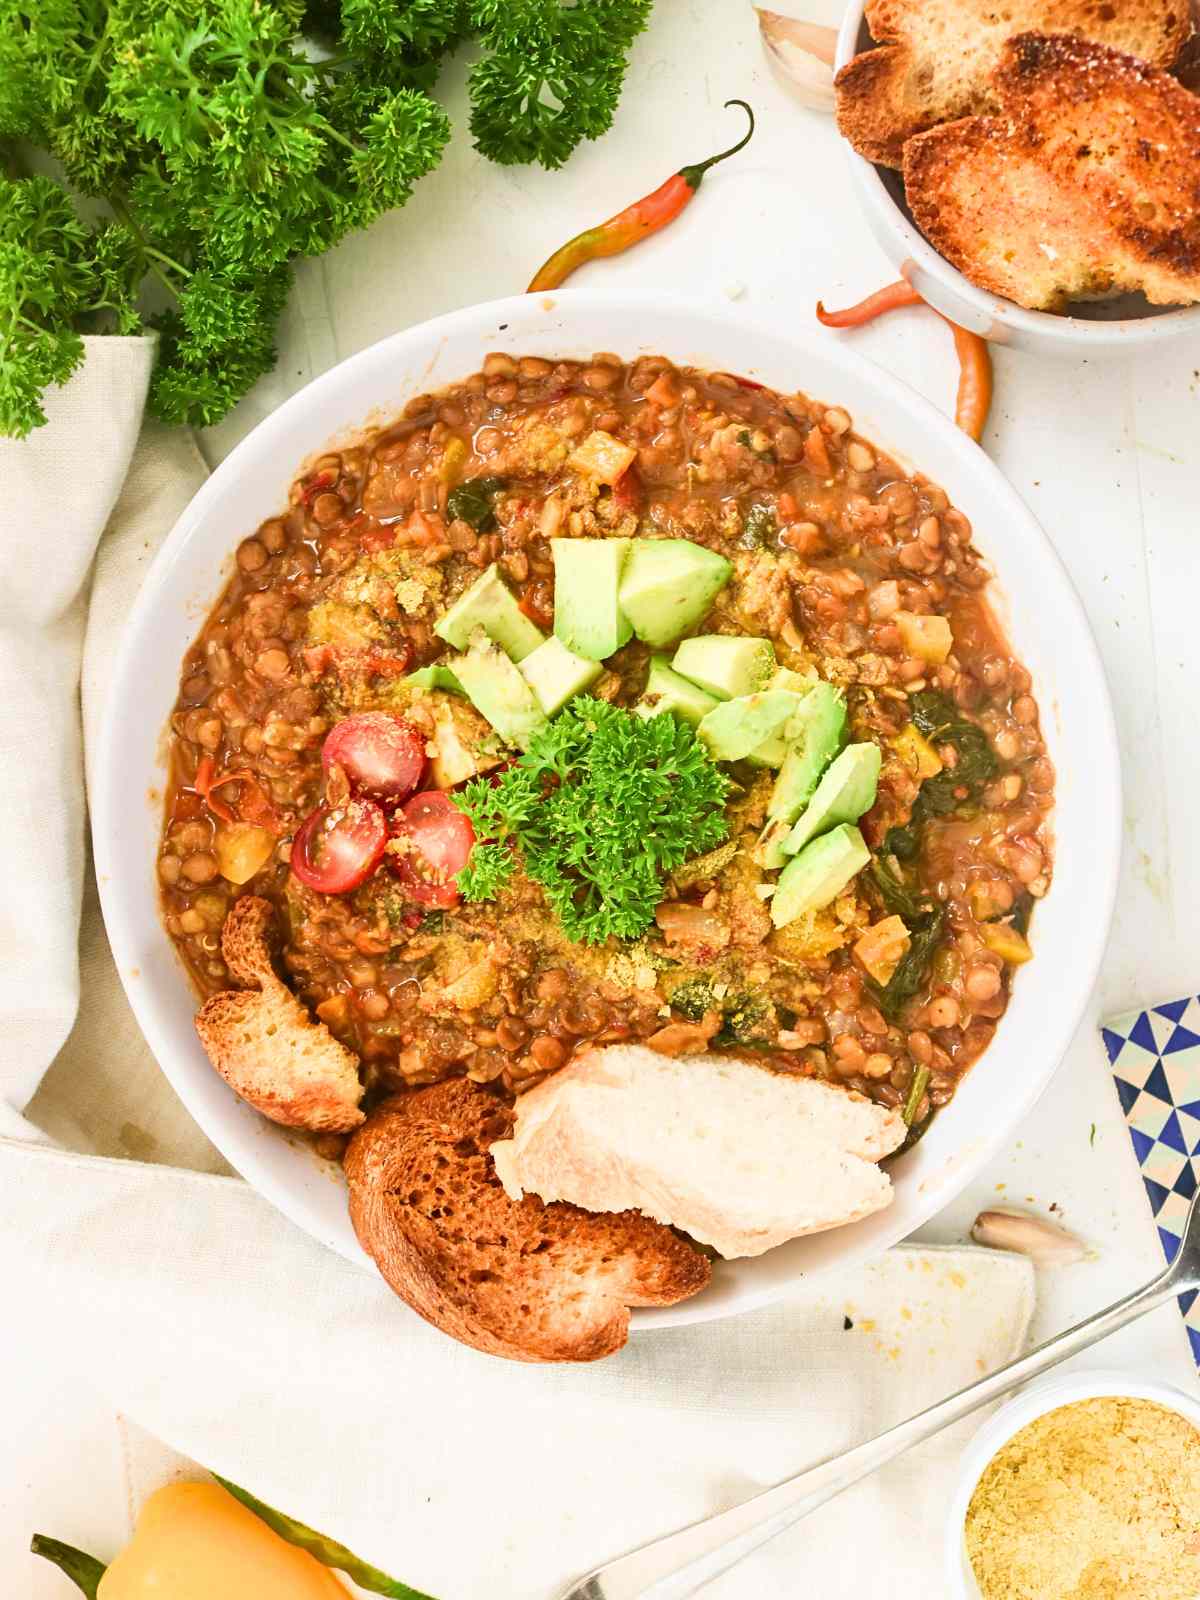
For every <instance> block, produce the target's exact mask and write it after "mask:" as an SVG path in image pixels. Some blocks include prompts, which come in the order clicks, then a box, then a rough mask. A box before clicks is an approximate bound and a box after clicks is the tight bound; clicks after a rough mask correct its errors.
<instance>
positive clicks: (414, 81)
mask: <svg viewBox="0 0 1200 1600" xmlns="http://www.w3.org/2000/svg"><path fill="white" fill-rule="evenodd" d="M650 4H651V0H578V3H577V4H575V5H564V4H563V3H562V0H505V3H504V4H503V5H501V4H500V3H499V0H341V3H340V4H339V3H338V0H313V3H312V4H310V5H309V6H308V7H307V8H306V7H305V5H304V4H303V3H302V0H207V3H196V0H157V3H156V4H155V5H153V6H150V5H146V4H145V3H144V0H0V155H3V156H4V157H5V162H4V165H5V167H6V169H7V172H8V175H7V176H0V433H7V434H14V435H17V436H18V437H20V436H23V435H24V434H26V433H28V432H29V430H30V429H31V428H34V427H37V426H38V425H39V424H41V423H42V422H44V421H45V413H44V412H43V410H42V407H41V401H40V396H41V391H42V390H43V389H44V388H45V387H46V385H47V384H50V383H61V382H62V381H63V380H64V379H65V378H66V377H68V376H69V375H70V373H71V372H72V371H73V370H74V368H75V367H76V366H77V365H78V363H79V361H80V359H81V357H82V344H81V342H80V336H81V334H84V333H91V332H117V333H135V332H138V331H140V329H141V328H142V327H143V325H144V322H145V321H147V320H148V321H149V322H150V323H151V324H152V325H154V326H157V327H159V328H160V329H161V330H162V333H163V340H162V348H161V353H160V357H159V362H158V366H157V370H156V372H155V377H154V384H153V388H152V391H151V399H150V404H151V409H152V410H153V411H154V412H155V413H156V414H157V415H159V416H161V417H163V418H165V419H166V420H167V421H170V422H186V423H192V424H200V425H203V424H209V423H213V422H216V421H217V420H218V419H219V418H220V417H222V416H223V415H224V414H225V413H226V412H227V411H228V410H229V409H230V407H231V406H233V405H234V404H235V403H236V401H237V400H239V399H240V398H241V396H242V395H243V394H245V392H246V391H247V389H249V388H250V386H251V384H253V383H254V381H255V380H256V379H257V378H258V377H260V376H261V375H262V374H263V373H264V372H266V371H267V370H268V369H269V368H270V367H271V366H272V364H273V363H274V360H275V349H274V337H275V328H276V325H277V323H278V319H279V314H280V311H281V310H282V307H283V304H284V301H285V299H286V297H287V293H288V288H289V285H290V282H291V266H292V263H293V262H294V261H295V260H296V259H298V258H300V257H304V256H315V255H320V254H321V253H323V252H324V251H326V250H328V249H330V248H331V247H332V246H333V245H335V244H336V243H337V242H338V240H340V239H341V238H343V237H344V236H345V235H346V234H347V233H349V232H350V231H352V230H353V229H356V228H364V227H367V226H368V225H369V224H370V223H372V222H373V221H374V220H375V219H376V218H377V217H378V216H380V215H382V213H384V212H385V211H389V210H391V209H393V208H395V207H397V206H401V205H403V204H404V202H405V201H406V200H407V199H408V197H409V195H410V194H411V193H412V189H413V185H414V184H415V183H416V182H417V180H418V179H419V178H421V177H423V176H424V175H425V173H427V172H429V171H431V170H432V168H433V167H435V166H436V165H437V163H438V161H439V160H440V159H441V155H442V151H443V150H444V149H445V146H446V143H447V141H448V139H449V137H450V124H449V121H448V119H447V117H446V114H445V112H444V111H443V110H442V108H441V107H440V106H439V105H438V104H437V102H436V101H435V100H434V99H432V98H431V94H430V91H431V90H432V88H433V87H434V85H435V83H436V80H437V76H438V72H439V69H440V66H441V64H442V62H443V61H444V59H445V57H446V56H447V54H448V53H449V52H451V51H452V50H453V49H455V47H456V46H457V45H459V44H460V43H461V42H462V41H463V40H464V39H467V38H470V37H474V38H477V39H478V41H479V43H480V45H481V47H482V52H483V53H482V55H481V58H480V60H479V61H478V62H477V63H476V65H475V67H474V68H473V69H472V74H471V80H470V93H471V105H472V113H471V128H472V133H473V134H474V137H475V141H476V145H477V148H479V149H480V150H481V151H482V152H483V153H484V154H485V155H487V156H489V157H490V158H491V159H493V160H495V161H501V162H516V161H540V162H541V163H542V164H543V165H545V166H548V167H555V166H558V165H560V164H561V163H562V162H563V161H564V160H565V159H566V157H567V156H568V155H569V154H570V152H571V151H572V150H573V149H574V148H575V146H576V145H577V144H578V143H579V142H580V140H581V139H584V138H594V137H596V135H597V134H599V133H602V132H604V131H605V130H606V129H607V128H608V127H609V126H610V125H611V122H612V116H613V112H614V110H615V107H616V102H617V98H618V96H619V93H620V88H621V84H622V81H623V77H624V71H625V56H626V52H627V50H628V48H629V45H630V43H631V42H632V40H633V38H634V37H635V36H636V34H637V33H638V32H639V31H640V30H641V29H642V28H643V27H644V26H645V23H646V20H647V18H648V15H649V9H650ZM30 147H34V148H37V149H40V150H42V151H44V152H47V153H49V154H50V155H51V156H53V157H54V158H55V160H56V161H57V162H58V164H59V165H60V167H61V169H62V172H63V174H64V176H65V185H66V186H65V187H64V185H63V184H60V183H58V182H56V181H54V180H51V179H48V178H44V177H25V176H21V171H22V165H21V163H22V158H23V157H24V156H25V154H26V152H27V151H28V150H29V148H30ZM68 189H69V190H70V191H72V192H73V193H74V194H76V195H78V196H85V197H88V199H89V200H96V201H99V202H101V205H100V206H99V207H91V208H89V209H90V210H91V211H93V212H95V211H97V210H100V211H102V212H103V213H104V216H105V220H104V221H102V222H101V223H99V224H89V223H86V222H84V221H83V220H82V218H81V215H80V213H79V212H78V211H77V209H76V206H75V205H74V203H73V202H72V200H71V199H70V198H69V197H68V192H67V191H68ZM155 303H157V304H158V305H160V306H161V305H163V304H164V303H165V306H166V309H165V310H163V311H160V312H158V313H157V314H155V315H152V316H150V317H149V318H146V316H145V307H146V306H147V305H148V304H149V305H153V304H155Z"/></svg>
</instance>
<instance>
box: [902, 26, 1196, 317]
mask: <svg viewBox="0 0 1200 1600" xmlns="http://www.w3.org/2000/svg"><path fill="white" fill-rule="evenodd" d="M993 83H994V86H995V90H996V95H997V99H998V103H999V109H998V114H997V115H994V116H993V115H989V116H980V117H965V118H963V119H962V120H960V121H958V122H949V123H945V124H943V125H942V126H941V127H937V128H932V129H930V131H929V132H928V133H922V134H920V135H918V136H917V137H915V138H912V139H909V141H908V143H907V144H906V145H905V147H904V186H905V192H906V194H907V197H908V203H909V206H910V208H911V210H912V214H913V217H914V218H915V220H916V222H917V224H918V225H919V227H920V228H921V231H922V232H923V233H924V234H925V236H926V238H927V239H928V240H929V241H930V243H931V244H933V245H934V246H936V248H937V249H938V250H939V251H941V253H942V255H944V256H945V257H946V259H947V260H948V261H949V262H951V263H952V265H954V266H955V267H957V268H958V269H959V271H961V272H963V273H965V274H966V275H967V276H968V277H969V278H970V279H971V281H972V282H973V283H975V284H977V285H978V286H980V287H981V288H984V289H988V290H991V291H992V292H993V293H995V294H1000V295H1004V296H1005V297H1006V298H1007V299H1009V300H1012V301H1014V302H1015V303H1016V304H1017V305H1021V306H1025V307H1027V308H1028V309H1030V310H1056V309H1059V308H1061V307H1062V306H1064V305H1066V304H1067V303H1068V302H1070V301H1072V300H1085V299H1091V298H1093V297H1098V296H1107V295H1112V294H1118V293H1134V292H1140V293H1142V294H1144V295H1145V297H1146V299H1147V300H1148V301H1149V302H1150V303H1151V304H1152V305H1180V304H1195V303H1196V302H1197V301H1200V194H1198V192H1197V173H1200V98H1197V97H1196V96H1195V95H1194V94H1192V93H1190V92H1189V91H1188V90H1187V89H1185V88H1184V87H1183V86H1182V84H1180V83H1178V82H1177V81H1176V80H1175V79H1174V78H1173V77H1171V76H1170V75H1169V74H1168V73H1166V72H1160V71H1156V70H1155V69H1154V68H1152V67H1149V66H1147V65H1145V63H1143V62H1141V61H1138V60H1135V59H1134V57H1132V56H1129V55H1123V54H1121V53H1120V52H1118V51H1115V50H1109V49H1105V48H1104V47H1103V46H1100V45H1096V44H1091V43H1088V42H1087V41H1086V40H1083V39H1078V38H1071V37H1068V36H1066V35H1047V34H1039V33H1025V34H1019V35H1018V36H1017V37H1016V38H1013V39H1010V40H1009V41H1008V43H1007V44H1006V45H1005V47H1004V51H1003V53H1002V55H1001V58H1000V61H999V65H998V67H997V69H996V72H995V75H994V78H993Z"/></svg>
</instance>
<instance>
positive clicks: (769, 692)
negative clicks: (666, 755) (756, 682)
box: [696, 689, 802, 761]
mask: <svg viewBox="0 0 1200 1600" xmlns="http://www.w3.org/2000/svg"><path fill="white" fill-rule="evenodd" d="M801 704H802V702H801V699H800V696H799V695H795V694H792V692H791V691H790V690H789V689H763V690H761V691H760V692H759V693H758V694H746V695H741V696H740V697H739V698H738V699H737V700H723V701H721V702H720V704H719V705H717V706H716V708H715V709H714V710H712V711H710V712H709V713H708V715H707V716H706V717H705V719H704V721H703V722H702V723H701V724H700V726H699V728H698V729H697V730H696V731H697V733H698V735H699V737H700V739H701V741H702V742H703V743H704V744H705V745H707V747H708V753H709V755H710V756H711V757H712V758H713V760H714V761H741V760H743V759H744V758H745V757H746V756H748V755H749V754H750V753H751V751H753V750H756V749H757V748H758V747H759V746H760V745H761V744H762V743H763V741H764V739H770V738H772V737H773V736H775V735H776V734H778V733H779V732H780V730H781V729H783V728H786V727H787V725H788V723H789V722H790V721H791V719H792V718H793V717H794V716H796V714H797V711H798V708H799V707H800V705H801Z"/></svg>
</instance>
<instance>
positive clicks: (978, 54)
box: [835, 0, 1193, 167]
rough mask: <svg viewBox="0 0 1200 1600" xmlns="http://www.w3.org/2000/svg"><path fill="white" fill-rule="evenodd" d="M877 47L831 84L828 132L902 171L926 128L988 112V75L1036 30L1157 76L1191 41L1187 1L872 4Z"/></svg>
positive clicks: (884, 0) (900, 0) (919, 0)
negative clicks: (1018, 39)
mask: <svg viewBox="0 0 1200 1600" xmlns="http://www.w3.org/2000/svg"><path fill="white" fill-rule="evenodd" d="M866 16H867V23H868V26H869V27H870V29H871V35H872V37H873V38H874V39H876V40H877V41H878V44H877V46H876V47H875V48H874V49H871V50H865V51H862V52H861V53H860V54H859V55H857V56H855V57H854V59H853V60H852V61H850V62H848V63H847V64H846V66H844V67H843V68H842V69H841V71H840V72H839V73H838V75H837V78H836V79H835V91H836V100H837V120H838V127H839V128H840V129H841V131H842V133H843V135H844V136H845V137H846V138H847V139H848V140H849V141H850V143H851V144H852V145H853V146H854V148H855V149H856V150H858V151H859V152H860V154H862V155H864V156H866V158H867V159H868V160H869V161H874V162H877V163H879V164H880V165H884V166H890V167H900V166H901V165H902V164H903V158H904V146H905V143H906V141H907V140H909V139H911V138H914V137H915V136H916V135H918V134H920V133H924V132H925V131H926V130H927V129H929V128H933V127H936V126H937V125H938V124H940V123H945V122H952V121H956V120H958V119H959V118H961V117H965V116H971V115H977V114H980V113H983V112H986V111H990V110H995V109H996V107H997V97H996V92H995V88H994V85H993V81H992V80H993V73H994V71H995V69H996V66H997V64H998V63H999V61H1000V58H1001V56H1002V53H1003V50H1004V47H1005V44H1006V42H1007V41H1008V40H1009V39H1010V38H1012V37H1013V36H1015V35H1017V34H1020V33H1024V32H1028V31H1030V30H1036V31H1038V32H1040V33H1046V34H1051V33H1056V34H1057V33H1061V34H1068V35H1073V36H1076V37H1078V38H1081V39H1086V40H1090V41H1092V42H1093V43H1096V44H1100V45H1104V46H1107V47H1109V48H1111V49H1116V50H1120V51H1123V52H1125V53H1127V54H1131V55H1134V56H1136V57H1137V58H1138V59H1140V60H1142V61H1144V62H1146V63H1147V64H1148V65H1150V66H1154V67H1161V68H1167V67H1170V66H1172V65H1173V64H1174V63H1175V62H1176V61H1177V60H1178V59H1179V57H1180V54H1181V52H1182V51H1183V50H1184V48H1185V46H1186V45H1187V43H1188V41H1189V39H1190V38H1191V37H1192V32H1193V24H1192V17H1191V9H1190V0H1123V3H1122V4H1120V5H1117V6H1113V5H1100V4H1097V3H1095V0H1006V4H1005V6H1004V7H1003V11H1002V13H1001V12H999V11H998V10H997V8H996V7H995V6H993V5H992V4H990V3H987V4H985V3H982V0H873V3H872V4H869V5H868V6H867V8H866Z"/></svg>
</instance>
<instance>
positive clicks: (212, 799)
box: [192, 755, 279, 833]
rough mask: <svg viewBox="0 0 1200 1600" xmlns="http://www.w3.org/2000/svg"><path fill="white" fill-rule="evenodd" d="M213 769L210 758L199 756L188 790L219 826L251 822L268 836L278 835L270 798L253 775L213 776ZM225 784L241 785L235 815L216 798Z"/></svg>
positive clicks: (228, 773) (223, 773) (275, 816)
mask: <svg viewBox="0 0 1200 1600" xmlns="http://www.w3.org/2000/svg"><path fill="white" fill-rule="evenodd" d="M215 765H216V763H215V762H214V761H213V758H212V757H211V756H207V755H206V756H201V757H200V760H199V761H198V762H197V764H196V776H195V778H194V779H193V780H192V787H193V788H194V789H195V791H196V793H197V794H198V795H199V796H200V798H201V799H202V800H203V801H204V803H205V805H206V806H207V807H208V809H209V810H210V811H211V812H212V814H213V816H214V817H216V818H217V819H218V821H220V822H253V823H255V824H256V825H257V826H258V827H260V828H266V829H268V830H269V831H270V832H271V833H278V832H279V814H278V812H277V811H276V810H275V807H274V806H273V805H272V803H271V797H270V796H269V795H268V794H267V792H266V790H265V789H264V788H263V786H262V784H261V783H259V781H258V779H257V778H256V777H255V776H254V774H253V773H252V772H250V771H248V770H247V769H246V768H242V769H240V770H239V771H237V772H222V773H217V772H215V771H214V768H215ZM227 783H241V784H244V785H245V788H244V789H243V791H242V793H241V794H240V795H239V797H238V808H237V811H236V812H235V811H234V810H233V808H232V807H231V806H230V805H229V804H228V803H227V802H226V801H224V800H218V799H217V798H216V791H217V790H218V789H223V788H224V787H225V785H226V784H227Z"/></svg>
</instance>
